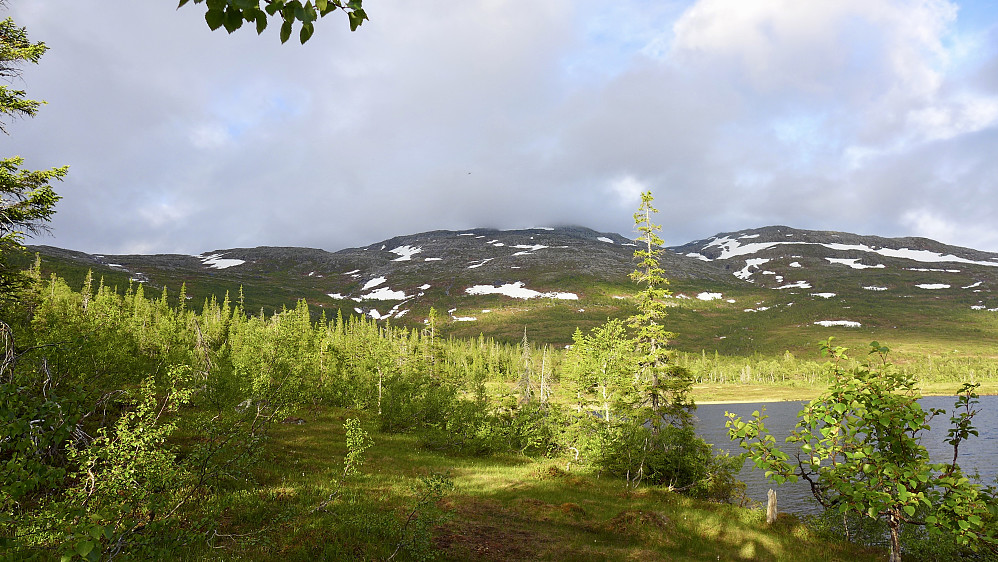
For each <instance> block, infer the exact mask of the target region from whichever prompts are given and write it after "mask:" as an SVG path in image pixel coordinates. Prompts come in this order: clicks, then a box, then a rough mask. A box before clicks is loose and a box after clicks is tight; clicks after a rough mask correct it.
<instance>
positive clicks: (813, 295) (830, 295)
mask: <svg viewBox="0 0 998 562" xmlns="http://www.w3.org/2000/svg"><path fill="white" fill-rule="evenodd" d="M811 296H812V297H821V298H823V299H830V298H832V297H834V296H835V293H811Z"/></svg>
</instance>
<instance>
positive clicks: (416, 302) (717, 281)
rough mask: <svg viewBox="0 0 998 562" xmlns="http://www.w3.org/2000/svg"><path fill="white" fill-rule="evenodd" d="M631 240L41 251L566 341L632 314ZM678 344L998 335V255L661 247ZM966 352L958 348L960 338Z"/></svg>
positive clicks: (271, 298)
mask: <svg viewBox="0 0 998 562" xmlns="http://www.w3.org/2000/svg"><path fill="white" fill-rule="evenodd" d="M635 248H636V247H635V245H634V242H633V241H631V240H629V239H627V238H625V237H622V236H620V235H619V234H614V233H601V232H596V231H594V230H590V229H588V228H582V227H562V228H535V229H526V230H502V231H501V230H495V229H473V230H467V231H445V230H438V231H433V232H425V233H420V234H413V235H408V236H397V237H394V238H391V239H388V240H384V241H382V242H377V243H374V244H371V245H368V246H365V247H360V248H347V249H343V250H339V251H336V252H328V251H325V250H320V249H311V248H280V247H260V248H233V249H226V250H216V251H212V252H208V253H204V254H201V255H199V256H185V255H172V254H164V255H152V256H143V255H128V256H112V255H90V254H84V253H80V252H72V251H69V250H61V249H57V248H51V247H45V246H38V247H34V248H32V249H33V250H34V251H37V252H38V253H39V254H41V255H42V256H43V262H44V264H45V267H46V268H47V269H51V270H53V271H55V272H57V273H59V274H60V275H63V276H65V277H66V278H67V279H68V280H69V282H70V283H79V282H81V280H82V276H83V275H84V274H85V272H86V270H87V269H92V270H93V271H94V272H95V274H97V275H101V276H104V278H105V283H107V284H119V285H126V284H128V283H130V282H132V283H134V282H142V283H144V284H145V287H146V291H147V293H148V292H149V291H150V290H151V289H155V290H162V287H169V291H170V294H172V295H176V294H177V290H178V289H179V287H180V284H181V283H185V284H186V290H187V294H188V295H189V296H190V297H192V298H193V299H196V300H195V302H199V301H201V300H202V299H204V298H206V297H208V296H209V295H217V296H218V297H219V298H221V296H222V294H224V292H225V291H228V292H229V293H230V295H231V296H232V298H233V300H235V295H236V294H237V293H238V291H239V290H240V287H241V288H242V290H243V293H244V297H245V302H246V307H247V308H248V309H249V310H251V311H252V310H257V309H259V308H262V309H264V311H265V312H266V311H271V310H275V309H279V308H280V307H281V306H282V305H288V306H291V305H293V304H294V302H295V301H297V300H298V299H302V298H304V299H306V300H307V301H308V303H309V304H310V305H311V306H312V307H313V309H314V310H316V311H320V310H328V311H329V313H330V314H332V313H334V312H333V311H335V310H337V309H340V310H342V311H343V312H344V313H346V314H349V313H356V314H365V315H368V316H371V317H374V318H377V319H388V318H390V319H391V321H392V322H393V323H396V324H406V323H409V324H413V325H418V324H421V323H422V320H423V319H424V318H425V317H426V314H427V313H428V311H429V308H430V307H431V306H434V307H436V308H437V310H438V311H440V312H441V314H443V313H444V312H446V316H447V317H449V318H450V320H451V321H450V322H449V323H448V324H447V326H446V327H445V331H449V333H451V334H453V335H458V336H475V335H478V334H479V333H486V334H489V335H494V336H497V337H501V338H506V339H511V340H513V339H518V338H519V337H520V336H522V331H523V326H524V325H527V326H530V327H531V328H530V329H531V330H532V331H533V332H534V334H535V336H534V337H536V338H539V340H543V341H550V342H552V343H558V344H564V343H569V342H570V341H571V334H572V332H574V330H575V328H576V327H581V328H582V329H587V328H590V327H592V326H595V325H597V324H599V323H601V322H603V321H605V320H606V318H608V317H614V316H622V315H627V314H630V313H631V312H633V310H634V302H633V300H632V299H631V298H630V296H631V295H633V294H634V293H635V292H636V290H637V289H636V287H635V286H634V285H633V284H632V283H631V281H630V279H629V277H628V274H629V273H630V272H631V271H632V270H633V268H634V259H633V252H634V250H635ZM662 264H663V267H664V269H665V270H666V272H667V275H668V276H669V278H670V280H671V281H672V285H671V288H672V290H673V292H674V293H675V295H674V298H673V299H672V302H671V304H673V305H674V306H673V307H672V308H671V311H672V312H671V313H670V322H672V323H675V325H676V328H675V330H676V331H677V332H679V334H680V335H679V343H681V344H685V345H687V346H689V347H692V348H694V349H720V350H722V351H728V352H731V353H745V352H753V351H757V350H778V349H811V348H813V346H814V342H815V341H817V340H818V339H823V338H824V337H827V335H828V334H829V333H833V334H842V335H841V336H840V337H846V338H850V337H855V338H856V339H857V340H862V339H865V338H868V339H866V341H869V339H876V338H878V337H879V338H881V339H885V340H891V339H892V336H898V335H900V336H901V337H900V339H901V340H903V341H906V342H907V341H916V340H918V338H922V339H923V340H924V339H926V338H927V336H926V334H927V333H930V332H934V333H935V334H936V335H935V336H932V337H928V339H930V340H932V341H933V342H934V343H933V344H932V346H933V348H940V349H941V348H944V347H952V346H953V345H956V344H955V343H954V342H957V343H961V342H968V341H969V342H970V343H971V344H973V346H976V347H977V348H980V347H982V346H983V345H984V344H983V339H982V338H983V336H984V335H987V334H994V333H996V332H998V327H996V325H995V324H996V319H998V314H996V312H998V300H996V298H995V296H994V293H993V292H992V291H993V289H994V288H995V287H998V254H992V253H987V252H981V251H977V250H973V249H969V248H959V247H954V246H948V245H945V244H941V243H939V242H935V241H933V240H928V239H924V238H881V237H877V236H860V235H856V234H849V233H844V232H826V231H810V230H800V229H794V228H790V227H786V226H770V227H765V228H759V229H750V230H743V231H737V232H730V233H721V234H717V235H715V236H713V237H711V238H708V239H706V240H697V241H694V242H690V243H687V244H683V245H681V246H675V247H672V248H669V249H668V251H666V252H664V253H663V255H662ZM963 347H967V346H966V345H964V346H963Z"/></svg>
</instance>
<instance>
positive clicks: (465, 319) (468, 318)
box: [451, 316, 478, 322]
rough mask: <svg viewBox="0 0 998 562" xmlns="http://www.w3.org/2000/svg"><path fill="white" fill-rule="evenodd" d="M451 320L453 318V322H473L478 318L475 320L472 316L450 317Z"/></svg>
mask: <svg viewBox="0 0 998 562" xmlns="http://www.w3.org/2000/svg"><path fill="white" fill-rule="evenodd" d="M451 318H453V319H454V321H455V322H474V321H475V320H478V318H475V317H474V316H451Z"/></svg>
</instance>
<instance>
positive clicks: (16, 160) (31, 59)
mask: <svg viewBox="0 0 998 562" xmlns="http://www.w3.org/2000/svg"><path fill="white" fill-rule="evenodd" d="M2 4H3V3H2V2H0V5H2ZM47 49H48V47H46V46H45V43H41V42H37V43H32V42H31V41H30V40H29V39H28V33H27V31H25V29H24V28H23V27H18V26H17V24H15V23H14V20H12V19H11V18H7V19H5V20H3V21H0V79H2V80H3V81H6V82H8V83H12V82H13V81H14V80H16V79H18V78H20V76H21V66H22V65H23V64H25V63H33V64H37V63H38V60H39V59H41V57H42V55H43V54H45V51H46V50H47ZM43 103H44V102H40V101H36V100H32V99H28V98H27V97H26V93H25V92H24V90H17V89H14V88H11V87H10V86H8V85H7V84H0V131H2V132H3V133H5V134H7V128H6V126H5V121H6V120H7V119H11V118H16V117H34V116H35V115H36V114H37V113H38V108H39V107H41V105H42V104H43ZM22 164H24V159H23V158H21V157H20V156H12V157H9V158H0V301H4V300H8V299H11V298H13V296H14V294H15V293H16V292H17V290H18V289H19V288H20V287H22V286H24V285H25V283H26V280H25V279H24V277H23V276H22V275H21V272H20V271H19V268H18V267H16V266H13V265H11V264H10V263H9V259H10V256H11V254H14V253H19V252H21V251H23V249H24V248H23V247H22V246H21V242H22V241H23V240H24V237H25V236H26V235H28V234H38V233H40V232H44V231H45V230H46V229H47V223H48V222H49V220H50V219H51V217H52V215H53V214H54V213H55V204H56V202H58V201H59V199H60V197H59V196H58V195H56V194H55V191H53V189H52V185H51V183H52V182H53V181H57V180H61V179H62V178H63V177H64V176H65V175H66V173H67V172H68V170H69V168H68V167H67V166H63V167H61V168H53V169H51V170H23V169H21V165H22Z"/></svg>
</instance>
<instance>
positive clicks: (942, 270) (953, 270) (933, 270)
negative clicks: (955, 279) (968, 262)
mask: <svg viewBox="0 0 998 562" xmlns="http://www.w3.org/2000/svg"><path fill="white" fill-rule="evenodd" d="M905 269H907V270H908V271H924V272H932V273H960V270H959V269H927V268H924V267H907V268H905Z"/></svg>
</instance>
